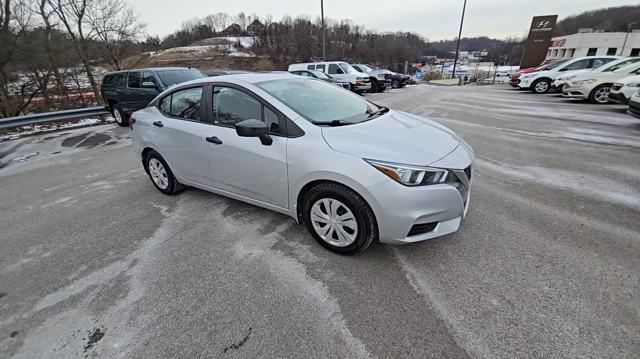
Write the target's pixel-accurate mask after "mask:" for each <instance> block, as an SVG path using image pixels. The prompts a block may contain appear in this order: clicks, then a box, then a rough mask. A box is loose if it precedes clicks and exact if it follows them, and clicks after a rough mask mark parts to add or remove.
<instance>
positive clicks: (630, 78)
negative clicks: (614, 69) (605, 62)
mask: <svg viewBox="0 0 640 359" xmlns="http://www.w3.org/2000/svg"><path fill="white" fill-rule="evenodd" d="M639 81H640V75H631V76H628V77H623V78H622V79H620V81H617V82H618V83H621V84H625V85H626V84H628V83H632V82H639Z"/></svg>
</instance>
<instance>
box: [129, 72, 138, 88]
mask: <svg viewBox="0 0 640 359" xmlns="http://www.w3.org/2000/svg"><path fill="white" fill-rule="evenodd" d="M140 77H141V76H140V73H139V72H129V80H128V81H127V86H128V87H130V88H139V87H140Z"/></svg>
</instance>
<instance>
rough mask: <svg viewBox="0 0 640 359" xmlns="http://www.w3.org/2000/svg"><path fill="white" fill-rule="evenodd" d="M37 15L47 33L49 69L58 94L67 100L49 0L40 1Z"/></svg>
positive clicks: (46, 49) (46, 45)
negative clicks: (54, 41)
mask: <svg viewBox="0 0 640 359" xmlns="http://www.w3.org/2000/svg"><path fill="white" fill-rule="evenodd" d="M35 12H36V13H38V14H39V15H40V17H41V18H42V22H43V24H44V31H45V36H46V38H45V51H46V53H47V58H48V60H49V68H50V70H51V73H52V74H53V78H54V79H55V82H56V88H57V92H58V94H60V95H62V97H63V98H64V99H66V98H67V88H66V86H65V85H64V80H63V77H62V74H61V73H60V62H59V61H58V58H57V56H56V53H55V51H54V49H53V43H52V42H53V39H52V35H53V25H52V23H51V16H52V15H53V10H52V9H51V7H50V6H49V3H48V0H38V7H37V9H36V10H35Z"/></svg>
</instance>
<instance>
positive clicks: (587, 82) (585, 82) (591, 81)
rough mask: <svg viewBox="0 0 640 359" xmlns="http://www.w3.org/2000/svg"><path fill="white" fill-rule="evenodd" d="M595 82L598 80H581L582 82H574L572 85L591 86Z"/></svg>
mask: <svg viewBox="0 0 640 359" xmlns="http://www.w3.org/2000/svg"><path fill="white" fill-rule="evenodd" d="M596 81H598V80H596V79H589V80H583V81H576V82H574V84H576V85H587V84H592V83H594V82H596Z"/></svg>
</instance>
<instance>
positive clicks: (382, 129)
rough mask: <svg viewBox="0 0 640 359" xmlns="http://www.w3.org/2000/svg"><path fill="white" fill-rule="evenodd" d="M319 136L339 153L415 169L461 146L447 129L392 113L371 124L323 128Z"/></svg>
mask: <svg viewBox="0 0 640 359" xmlns="http://www.w3.org/2000/svg"><path fill="white" fill-rule="evenodd" d="M322 136H323V137H324V139H325V141H326V142H327V144H328V145H329V146H330V147H331V148H332V149H334V150H336V151H338V152H342V153H347V154H350V155H353V156H357V157H361V158H367V159H374V160H380V161H388V162H395V163H402V164H410V165H416V166H427V165H429V164H431V163H434V162H436V161H438V160H439V159H441V158H443V157H445V156H446V155H448V154H449V153H451V152H453V150H455V149H456V148H457V147H458V145H459V144H460V138H459V137H458V135H456V134H455V133H454V132H453V131H451V130H450V129H448V128H447V127H445V126H443V125H441V124H439V123H437V122H435V121H432V120H429V119H426V118H424V117H420V116H416V115H412V114H409V113H406V112H401V111H394V110H391V111H389V112H388V113H387V114H385V115H383V116H380V117H378V118H376V119H373V120H371V121H365V122H362V123H358V124H354V125H348V126H339V127H323V128H322Z"/></svg>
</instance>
